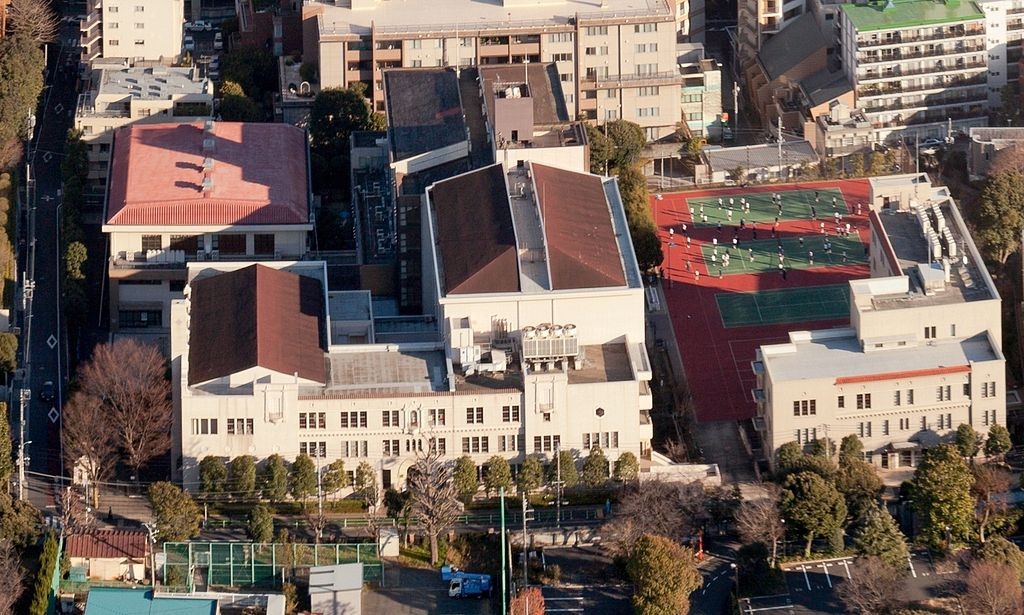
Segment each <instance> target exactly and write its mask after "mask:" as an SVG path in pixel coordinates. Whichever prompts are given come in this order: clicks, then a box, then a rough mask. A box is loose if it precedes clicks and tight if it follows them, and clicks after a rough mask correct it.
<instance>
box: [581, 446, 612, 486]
mask: <svg viewBox="0 0 1024 615" xmlns="http://www.w3.org/2000/svg"><path fill="white" fill-rule="evenodd" d="M580 479H581V480H582V482H583V484H584V485H586V486H587V487H601V486H603V485H604V484H605V483H607V482H608V458H607V457H605V456H604V451H602V450H601V448H600V447H598V446H595V447H594V448H592V449H590V453H589V454H588V455H587V456H586V457H585V458H584V459H583V472H582V474H580Z"/></svg>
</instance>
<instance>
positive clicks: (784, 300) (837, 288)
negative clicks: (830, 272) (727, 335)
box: [715, 284, 850, 328]
mask: <svg viewBox="0 0 1024 615" xmlns="http://www.w3.org/2000/svg"><path fill="white" fill-rule="evenodd" d="M715 301H716V302H717V303H718V311H719V313H720V314H721V315H722V325H723V326H724V327H726V328H729V327H749V326H753V325H774V324H779V323H787V322H805V321H811V320H833V319H839V318H843V317H844V316H846V315H847V314H849V309H850V302H849V301H850V295H849V289H848V287H847V286H846V285H844V284H830V285H828V286H804V287H801V288H782V289H777V290H762V291H758V292H752V293H718V294H717V295H715Z"/></svg>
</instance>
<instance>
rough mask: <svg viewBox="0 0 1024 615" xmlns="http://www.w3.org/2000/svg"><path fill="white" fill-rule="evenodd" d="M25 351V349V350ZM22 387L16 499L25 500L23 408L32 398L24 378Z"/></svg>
mask: <svg viewBox="0 0 1024 615" xmlns="http://www.w3.org/2000/svg"><path fill="white" fill-rule="evenodd" d="M26 352H27V350H26ZM21 386H22V388H21V389H19V390H18V411H19V413H20V417H19V419H18V443H19V444H18V449H19V450H18V499H19V500H22V501H24V500H25V466H26V465H28V458H27V457H26V452H27V449H28V443H27V442H25V410H26V408H27V406H28V402H29V400H30V399H31V398H32V391H31V389H27V388H25V380H22V383H21Z"/></svg>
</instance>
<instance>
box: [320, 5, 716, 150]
mask: <svg viewBox="0 0 1024 615" xmlns="http://www.w3.org/2000/svg"><path fill="white" fill-rule="evenodd" d="M680 6H681V5H680V4H679V3H676V2H674V1H673V2H669V0H605V1H604V2H601V3H596V2H592V1H590V0H558V1H555V2H545V3H534V2H526V1H523V0H501V1H498V2H473V1H471V0H444V1H443V2H440V3H438V2H426V1H422V0H420V1H415V2H401V3H395V2H390V1H387V0H351V1H350V0H345V1H344V2H342V1H312V0H307V2H306V4H305V5H304V6H303V38H304V41H305V42H304V48H305V59H306V61H313V62H316V63H317V64H318V65H319V71H320V87H339V86H340V87H346V86H348V85H349V84H351V83H354V82H357V81H361V82H364V83H366V84H367V85H368V86H370V87H369V91H370V93H371V96H372V99H373V102H374V105H375V108H376V109H377V110H378V111H385V101H384V83H383V75H382V71H383V70H384V69H387V68H400V67H437V66H456V67H458V66H473V65H480V66H483V65H487V64H521V63H523V62H532V63H539V62H542V63H550V62H554V63H555V65H556V66H557V71H558V73H559V77H560V79H561V82H562V89H563V91H564V92H565V102H566V106H567V108H568V110H569V116H570V117H572V118H576V117H577V116H583V117H584V118H586V119H593V120H597V121H598V122H604V121H605V120H612V119H618V118H622V119H627V120H630V121H633V122H636V123H638V124H640V126H642V127H643V128H644V129H645V131H646V133H647V136H648V138H650V139H656V138H659V137H662V136H665V135H668V134H671V133H672V132H673V131H674V130H675V126H676V124H677V123H678V122H679V121H680V117H681V116H680V111H679V96H680V85H681V84H682V83H683V75H681V74H680V71H679V70H678V68H677V66H676V50H675V47H676V42H677V32H678V30H679V22H678V21H677V17H676V16H677V11H680V10H681V9H680ZM686 10H687V11H690V10H696V7H695V6H690V7H689V8H687V9H686ZM702 11H703V7H702V6H701V7H700V12H701V14H703V13H702Z"/></svg>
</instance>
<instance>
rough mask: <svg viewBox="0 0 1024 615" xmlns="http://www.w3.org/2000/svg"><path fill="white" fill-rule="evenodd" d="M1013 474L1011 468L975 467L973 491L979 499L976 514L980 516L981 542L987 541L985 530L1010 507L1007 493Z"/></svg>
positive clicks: (985, 465) (988, 465)
mask: <svg viewBox="0 0 1024 615" xmlns="http://www.w3.org/2000/svg"><path fill="white" fill-rule="evenodd" d="M1012 478H1013V476H1012V475H1011V474H1010V472H1009V470H1007V469H1005V468H1001V467H999V466H995V465H990V464H987V463H986V464H984V465H980V466H976V467H975V468H974V484H973V485H971V493H972V494H973V495H974V499H975V500H977V502H978V506H977V507H976V509H975V516H976V517H977V518H978V532H979V537H980V539H981V542H985V539H986V536H985V530H987V529H988V527H989V525H990V524H991V523H992V521H993V518H994V517H998V516H1000V515H1002V514H1004V513H1005V512H1006V511H1007V510H1008V509H1009V503H1008V502H1007V498H1006V494H1007V493H1008V492H1009V491H1010V486H1011V482H1012Z"/></svg>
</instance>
